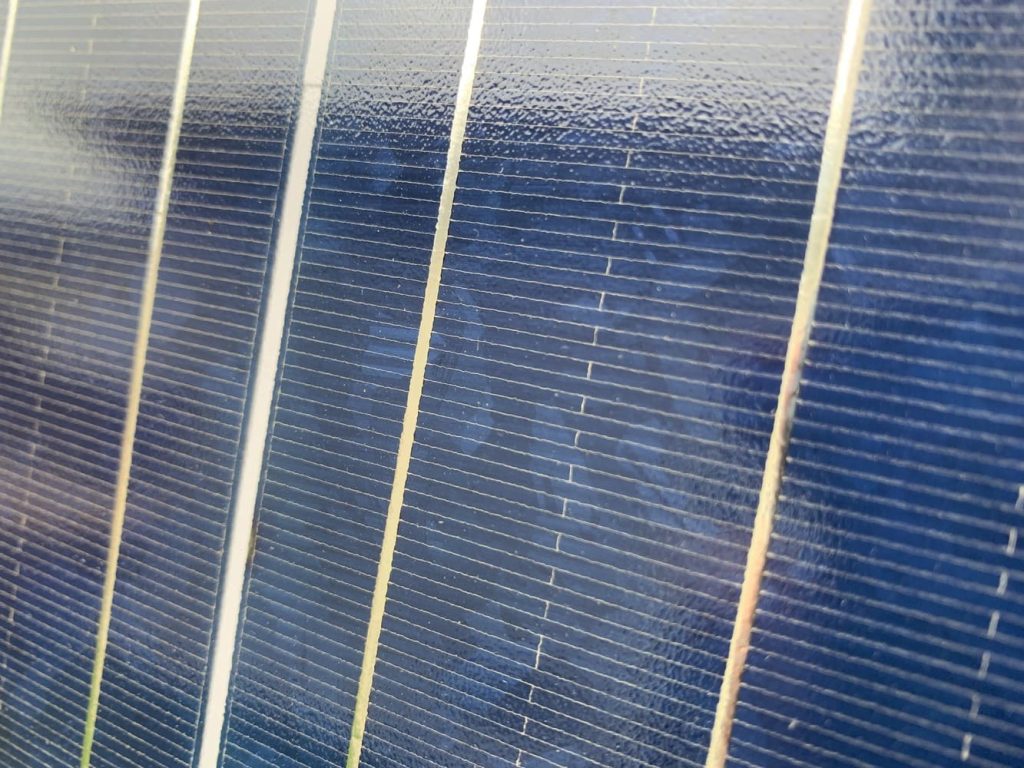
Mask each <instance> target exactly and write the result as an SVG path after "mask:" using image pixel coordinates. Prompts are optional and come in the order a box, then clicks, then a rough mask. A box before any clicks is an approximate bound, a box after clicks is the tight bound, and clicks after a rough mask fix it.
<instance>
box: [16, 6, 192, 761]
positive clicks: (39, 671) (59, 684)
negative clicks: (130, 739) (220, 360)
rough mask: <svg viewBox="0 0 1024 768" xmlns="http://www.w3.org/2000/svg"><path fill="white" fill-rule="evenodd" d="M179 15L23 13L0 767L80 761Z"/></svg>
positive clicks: (144, 11) (121, 9) (161, 11)
mask: <svg viewBox="0 0 1024 768" xmlns="http://www.w3.org/2000/svg"><path fill="white" fill-rule="evenodd" d="M183 22H184V9H183V8H182V7H181V5H180V3H152V2H136V3H131V4H127V3H85V2H63V3H47V4H42V5H39V4H33V3H22V4H21V6H20V11H19V14H18V20H17V25H16V30H15V34H14V44H13V49H12V50H13V52H12V56H11V60H10V71H9V75H8V81H7V87H6V98H5V101H4V108H3V117H2V123H0V169H2V171H0V195H2V200H0V270H2V274H0V294H2V296H3V302H2V309H0V325H2V331H0V334H2V337H3V339H4V343H3V345H2V350H0V355H2V362H0V414H2V415H0V420H2V432H3V435H4V437H3V440H0V446H2V447H0V450H2V452H3V454H2V455H3V459H2V465H0V493H2V494H3V502H2V503H0V508H2V510H3V512H2V514H3V516H4V520H3V525H2V527H0V539H2V544H0V546H2V550H3V551H2V554H0V557H2V559H3V562H4V567H5V568H7V569H9V570H8V572H9V573H10V572H13V574H14V578H13V580H12V581H11V582H10V588H9V589H8V590H7V591H6V592H5V594H4V596H3V598H2V599H3V600H4V604H3V605H2V606H0V613H2V615H3V617H4V622H5V627H4V629H5V632H4V634H3V641H4V646H3V649H2V653H3V709H2V712H0V762H2V763H3V764H4V765H12V766H13V765H72V764H76V763H77V762H78V759H79V753H80V751H81V742H82V728H83V724H84V720H85V707H86V700H87V697H88V689H89V678H90V673H91V669H92V661H93V653H94V649H95V643H96V622H97V616H98V611H99V603H100V590H101V585H102V581H103V564H104V560H105V557H106V551H107V545H108V531H109V526H110V513H111V507H112V504H113V487H114V481H115V476H116V473H117V462H118V451H119V445H120V442H121V432H122V427H123V424H122V422H123V414H124V406H123V403H124V400H125V396H126V390H127V384H128V371H129V369H130V366H131V359H132V351H133V343H134V338H135V324H136V316H137V310H138V306H137V305H138V296H139V283H140V280H141V277H142V271H143V267H144V263H145V258H146V244H147V237H148V235H149V228H150V220H151V217H152V212H153V200H154V196H155V193H156V184H157V175H158V173H159V168H160V160H161V154H162V150H163V129H164V126H165V125H166V120H167V118H166V115H167V111H168V110H169V108H170V102H171V92H172V89H173V82H174V72H175V66H176V63H177V54H178V49H179V42H180V38H181V28H182V24H183ZM126 60H131V61H132V62H133V66H132V67H125V66H124V63H125V61H126ZM127 105H131V106H130V107H129V106H127Z"/></svg>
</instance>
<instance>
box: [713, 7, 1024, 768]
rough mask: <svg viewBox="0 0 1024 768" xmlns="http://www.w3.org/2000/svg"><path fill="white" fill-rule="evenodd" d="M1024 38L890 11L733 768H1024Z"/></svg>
mask: <svg viewBox="0 0 1024 768" xmlns="http://www.w3.org/2000/svg"><path fill="white" fill-rule="evenodd" d="M1022 42H1024V10H1022V9H1021V8H1020V7H1019V6H1017V5H1014V4H1009V3H1000V2H979V3H971V4H966V3H951V2H938V1H937V0H935V1H931V2H918V3H914V4H912V5H909V6H908V5H907V4H905V3H900V2H896V0H876V3H875V10H874V13H873V16H872V20H871V26H870V30H869V34H868V39H867V45H868V47H867V50H866V54H865V60H864V65H863V73H862V76H861V82H860V91H859V93H858V96H857V101H856V108H855V111H854V118H853V126H852V131H851V137H850V146H849V150H848V153H847V157H846V164H845V169H844V176H843V181H842V186H841V189H840V194H839V200H838V206H837V209H836V218H835V230H834V232H833V236H832V245H831V247H830V249H829V253H828V261H827V264H826V269H825V274H824V283H823V286H822V291H821V299H820V305H819V307H818V312H817V321H816V323H815V326H814V330H813V335H812V340H813V344H812V347H811V349H810V355H809V360H808V366H807V370H806V374H805V377H804V382H803V385H802V390H801V396H800V403H799V406H798V408H797V412H796V424H795V428H794V431H793V440H792V446H791V449H790V458H789V462H788V466H787V469H786V476H785V482H784V486H783V494H782V500H781V502H780V505H779V510H778V517H777V520H776V524H775V533H774V536H773V538H772V542H771V548H770V553H769V554H770V558H769V563H768V572H767V575H766V578H765V582H764V587H763V590H762V595H761V601H760V606H759V610H758V615H757V619H756V622H755V631H754V637H753V645H752V651H751V654H750V659H749V664H748V668H747V670H746V672H745V675H744V684H743V688H742V691H741V695H740V708H739V712H738V719H737V723H736V726H735V729H734V738H733V742H732V748H731V752H732V755H733V758H732V760H731V765H734V766H758V767H760V766H764V765H793V766H803V765H822V764H828V765H834V766H837V768H843V767H844V766H879V767H885V766H922V767H924V766H928V767H929V768H931V767H933V766H954V765H976V766H987V767H988V768H996V767H999V768H1008V767H1009V766H1019V765H1022V764H1024V728H1022V726H1024V707H1022V704H1021V698H1020V691H1021V685H1022V683H1024V663H1022V659H1021V647H1022V638H1024V624H1022V622H1021V618H1020V617H1021V604H1022V597H1021V592H1020V583H1021V578H1022V576H1024V573H1022V570H1024V569H1022V567H1021V554H1020V548H1019V547H1018V546H1017V544H1016V541H1017V536H1018V535H1019V526H1020V523H1021V513H1022V511H1024V504H1022V497H1021V491H1020V488H1021V478H1022V475H1021V466H1022V461H1024V442H1022V440H1021V434H1022V430H1021V428H1022V426H1024V407H1022V400H1021V393H1020V381H1021V377H1022V375H1024V358H1022V356H1021V338H1022V336H1024V316H1022V313H1021V309H1020V295H1021V292H1020V289H1019V285H1020V277H1021V263H1022V262H1021V224H1020V220H1019V212H1018V210H1017V207H1018V205H1019V200H1020V196H1021V192H1022V184H1021V179H1022V171H1024V167H1022V164H1021V159H1020V149H1021V147H1020V135H1021V128H1022V126H1024V120H1022V118H1024V111H1022V105H1021V97H1020V92H1021V88H1020V85H1021V82H1022V80H1021V77H1022V75H1024V70H1022V65H1021V61H1020V58H1019V52H1020V48H1021V44H1022ZM1015 506H1016V509H1015Z"/></svg>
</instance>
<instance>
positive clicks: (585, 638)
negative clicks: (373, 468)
mask: <svg viewBox="0 0 1024 768" xmlns="http://www.w3.org/2000/svg"><path fill="white" fill-rule="evenodd" d="M839 5H840V4H838V3H837V4H832V5H831V6H825V7H823V8H818V9H813V10H812V11H811V12H810V13H809V14H804V17H805V22H806V23H808V24H810V25H811V27H810V28H809V31H808V33H807V34H808V36H809V38H810V40H809V42H810V41H813V43H814V44H815V45H817V47H818V49H817V51H816V53H815V56H816V57H817V59H816V62H817V68H816V70H815V71H813V72H811V73H807V72H800V73H797V74H796V75H795V76H796V77H797V78H798V79H799V80H800V84H799V86H797V85H796V84H795V83H793V82H792V79H793V77H794V73H793V72H789V73H788V75H787V76H788V77H789V78H790V80H791V82H789V83H786V84H784V85H780V84H779V82H777V81H775V80H774V79H773V77H772V74H774V73H770V68H771V66H772V65H773V64H775V65H782V64H783V63H785V54H784V53H783V51H782V49H780V48H779V47H772V44H771V41H770V40H764V39H762V36H767V37H770V36H771V34H772V30H773V28H774V27H773V25H775V24H779V23H780V22H779V21H778V20H777V19H773V17H772V14H771V13H770V12H769V11H767V10H761V11H758V10H754V9H733V10H730V11H728V12H726V13H725V16H726V18H727V19H728V21H727V22H723V21H719V22H718V23H721V24H723V26H722V27H721V28H715V30H714V34H716V35H719V36H723V35H724V36H726V37H729V38H730V39H731V40H733V41H734V42H736V43H738V44H742V45H743V46H746V48H748V49H750V50H751V51H752V53H751V54H749V55H750V57H751V62H748V63H747V68H746V70H742V56H741V55H739V54H738V57H739V59H740V61H733V62H731V63H729V64H721V63H717V62H707V61H705V60H703V58H702V55H701V53H700V51H703V48H702V45H703V43H702V41H701V40H700V37H701V35H700V34H698V33H697V32H695V30H697V29H702V28H703V25H702V24H701V23H699V22H702V21H703V19H702V18H699V14H700V13H701V12H698V11H693V13H694V14H697V17H691V18H689V19H688V21H687V23H685V24H684V23H676V22H673V21H671V19H672V18H673V17H672V16H671V14H670V15H669V16H667V17H663V16H662V15H661V11H662V9H661V8H659V9H658V12H657V14H655V13H653V12H652V9H650V8H644V9H633V8H617V9H596V8H587V9H585V10H577V9H573V8H571V7H568V6H565V5H564V4H560V5H559V6H558V7H554V6H548V7H544V8H540V7H531V8H529V9H528V10H527V9H523V8H520V7H517V5H516V4H511V3H491V4H490V7H489V9H488V15H487V22H486V25H485V28H484V33H483V48H482V52H481V57H480V61H479V64H478V71H477V79H476V88H475V91H474V96H473V105H472V107H471V109H470V114H469V123H468V126H467V134H466V143H465V145H464V148H463V149H464V156H463V158H462V165H461V174H460V178H459V189H458V191H457V193H456V198H455V208H454V211H453V214H452V229H451V234H450V239H449V244H448V249H447V254H446V259H445V267H444V272H443V275H442V280H441V291H440V296H439V300H438V316H437V322H436V325H435V328H434V335H433V339H432V343H431V351H430V358H429V365H428V368H427V375H426V383H425V389H424V396H423V403H422V408H421V412H420V416H419V426H418V430H417V434H416V443H415V445H414V448H413V454H412V465H411V468H410V473H409V486H408V490H407V494H406V505H405V507H404V509H403V511H402V522H401V526H400V528H399V538H398V544H397V550H396V554H395V571H394V573H393V575H392V582H391V586H390V591H389V600H388V604H387V611H386V614H385V618H384V632H383V636H382V640H381V648H380V656H379V662H378V667H377V676H376V679H375V682H374V686H375V687H374V692H373V695H372V698H371V706H370V713H369V719H368V725H367V728H368V730H367V737H366V745H365V751H364V755H365V760H366V762H367V764H368V765H412V764H422V763H425V762H435V763H439V764H444V765H448V764H451V765H455V764H462V761H465V762H467V763H469V764H485V765H509V766H512V765H524V766H525V765H531V766H532V765H538V766H539V765H548V766H550V765H691V764H697V763H698V762H699V761H700V760H701V759H702V757H703V754H704V751H705V749H706V744H707V738H708V729H709V728H710V724H711V718H712V715H713V711H714V703H715V696H716V694H717V691H718V688H719V685H720V682H721V672H722V666H723V663H724V659H725V655H726V651H727V645H728V638H729V634H730V631H731V623H732V619H733V617H734V615H735V603H736V596H737V593H738V585H739V578H740V570H741V568H742V563H743V560H744V557H745V553H746V546H747V543H748V541H749V530H750V523H751V520H752V514H753V509H754V507H755V506H756V499H757V489H758V487H759V485H760V470H761V467H762V465H763V461H764V451H765V449H766V446H767V437H768V431H769V429H770V415H771V411H772V409H773V408H774V405H775V401H776V399H777V395H778V379H779V374H780V371H781V364H782V354H783V350H784V344H785V339H786V337H787V336H788V333H789V325H790V321H791V317H792V308H793V300H794V297H795V292H796V281H797V279H798V276H799V272H800V263H801V257H802V256H803V247H804V245H803V241H804V238H805V237H806V231H807V226H808V221H809V217H810V208H811V205H812V202H813V194H814V184H813V179H814V178H815V177H816V173H817V170H816V164H817V159H818V156H819V154H820V151H821V141H822V134H823V130H824V120H825V116H826V113H827V105H828V98H829V91H830V85H831V84H830V81H829V77H830V72H829V70H830V69H831V66H832V63H833V62H834V57H835V50H836V49H835V46H836V44H837V42H838V36H837V27H836V26H835V21H836V18H837V14H838V13H841V10H842V9H841V8H840V7H839ZM706 13H708V14H711V12H710V11H707V12H706ZM716 15H719V16H720V15H721V14H716ZM639 16H643V17H644V18H643V23H642V24H638V23H637V22H635V21H630V19H632V18H633V17H637V18H639ZM666 45H667V46H671V47H672V49H673V50H674V54H675V55H674V57H672V58H670V57H668V56H665V57H663V58H660V59H657V60H655V57H654V56H653V51H654V50H655V47H656V46H666ZM695 52H696V53H695ZM755 57H756V58H758V59H764V60H766V61H767V63H768V70H769V73H766V74H765V75H764V78H763V85H761V81H760V80H758V87H751V86H749V85H747V84H746V81H744V80H732V82H735V83H736V84H735V88H734V90H733V91H731V92H730V91H729V90H728V88H727V87H726V84H727V83H729V82H730V78H731V77H734V76H735V74H736V73H737V71H744V72H745V74H747V75H749V76H754V75H753V71H752V70H751V63H752V60H753V59H754V58H755ZM694 70H699V71H701V73H702V78H703V79H705V80H707V81H708V82H709V83H713V84H714V86H715V87H711V86H710V85H709V87H708V88H707V89H701V90H700V93H699V95H700V96H708V98H709V99H711V100H712V103H713V105H714V109H713V110H712V108H711V107H710V106H709V107H708V110H709V111H714V113H715V114H716V115H718V114H719V112H721V113H723V114H724V115H730V113H734V114H735V115H736V116H737V122H736V125H737V126H739V127H737V128H736V129H734V130H732V131H728V132H725V134H724V135H719V134H716V133H711V132H709V131H708V126H707V124H706V123H705V121H704V119H703V118H702V114H703V113H702V112H695V111H690V110H682V109H677V108H676V107H677V105H678V104H682V103H683V102H682V99H683V98H684V97H687V98H688V97H689V96H688V94H689V93H691V91H692V89H691V87H690V83H691V82H692V75H693V73H694ZM776 73H777V71H776ZM780 80H781V77H780ZM766 90H767V91H768V93H767V94H766V93H764V91H766ZM716 91H717V92H716ZM757 91H761V92H760V93H757V94H756V98H755V99H754V103H753V104H751V103H749V101H750V100H751V96H752V94H753V93H754V92H757ZM712 93H715V95H714V96H711V95H709V94H712ZM780 94H783V95H784V98H783V96H781V95H780ZM797 94H799V96H797ZM694 97H696V94H694ZM783 101H786V103H785V104H784V105H783ZM741 103H742V105H741ZM666 105H669V106H666ZM776 110H777V111H776ZM672 114H678V115H680V117H679V118H673V117H671V115H672ZM788 121H792V122H793V123H797V122H801V121H803V122H804V125H805V126H806V130H805V133H804V135H802V136H796V137H792V136H787V137H786V147H785V149H777V148H776V146H775V141H774V140H773V139H774V137H773V133H776V132H777V123H782V122H786V123H787V124H788ZM765 137H768V140H767V141H766V140H765ZM776 153H778V154H782V155H784V156H785V157H786V160H785V161H780V160H779V159H778V158H777V157H776ZM641 157H642V158H643V163H642V164H639V165H634V164H633V159H634V158H641ZM780 162H792V163H794V166H795V167H796V168H797V169H798V171H797V172H795V173H788V174H784V173H780V172H779V169H780V166H779V164H780ZM752 164H753V165H754V167H755V168H760V167H761V166H764V167H765V168H766V169H767V170H765V171H763V172H755V173H756V175H757V178H756V179H749V181H750V183H751V185H754V186H755V190H754V193H755V194H756V195H758V198H757V207H756V210H757V214H756V215H751V213H752V211H753V210H754V208H753V206H752V202H753V201H754V199H755V198H754V197H753V196H752V193H751V191H750V187H748V186H747V182H748V175H753V174H751V170H750V169H751V166H752ZM787 170H788V169H787ZM729 172H732V173H733V174H736V176H735V177H734V180H730V178H729V176H728V173H729ZM801 176H803V177H806V179H807V181H804V182H803V183H800V179H801ZM424 627H429V631H424V629H423V628H424Z"/></svg>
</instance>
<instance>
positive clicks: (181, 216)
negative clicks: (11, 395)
mask: <svg viewBox="0 0 1024 768" xmlns="http://www.w3.org/2000/svg"><path fill="white" fill-rule="evenodd" d="M308 10H309V2H308V0H295V1H294V2H289V3H280V2H277V3H264V4H262V5H259V4H257V5H254V4H253V3H251V2H248V0H247V1H246V2H237V1H236V0H220V1H211V0H207V1H206V2H204V3H203V4H202V6H201V13H200V17H199V23H198V28H197V36H196V45H195V50H194V53H193V56H192V62H191V73H190V81H189V88H188V99H187V102H186V106H185V112H184V117H183V122H182V128H181V138H180V141H179V145H178V156H177V165H176V168H175V174H174V181H173V185H172V190H171V201H170V208H169V211H168V223H167V231H166V235H165V239H164V248H163V255H162V259H161V266H160V275H159V282H158V287H157V295H156V303H155V307H154V314H153V328H152V331H151V333H150V339H149V350H148V356H147V362H146V370H145V378H144V381H143V392H142V401H141V404H140V413H139V424H138V432H137V434H136V441H135V451H134V457H133V463H132V480H131V485H130V488H129V496H128V506H127V511H126V519H125V530H124V535H123V538H122V548H121V555H120V560H119V568H118V576H117V586H116V589H115V596H114V607H113V612H112V621H111V633H110V645H109V648H108V650H107V657H106V669H105V673H104V680H103V688H102V695H101V698H100V715H99V719H98V727H97V735H96V743H95V746H94V750H93V762H92V764H93V765H96V766H103V765H110V766H113V765H125V764H133V763H139V762H140V761H141V762H146V761H147V760H149V759H158V760H159V761H160V763H161V765H167V766H171V765H186V766H187V765H191V764H192V760H193V753H194V751H195V747H196V745H195V740H196V727H197V722H198V720H199V715H200V705H201V701H202V694H203V690H204V682H205V677H206V666H207V657H208V654H209V647H210V639H211V633H212V629H213V627H212V624H213V612H214V608H215V604H216V599H217V589H218V580H219V576H220V560H221V552H222V550H223V547H224V539H225V530H226V526H227V517H228V510H229V507H230V502H231V499H232V491H233V483H234V476H235V472H236V458H237V454H238V450H239V438H240V432H241V425H242V418H243V414H244V410H245V401H246V396H247V389H248V384H249V370H250V367H251V365H252V358H253V347H254V339H255V335H256V329H257V321H258V317H259V312H260V300H261V293H262V288H263V284H264V281H265V278H266V273H267V266H268V261H269V258H270V251H271V246H272V242H273V235H274V232H275V216H276V211H277V208H278V199H279V197H280V194H281V187H282V179H283V169H284V165H285V160H286V147H287V142H288V138H289V126H291V124H292V122H293V118H294V113H295V109H296V107H297V104H298V92H299V87H300V84H301V83H300V79H301V73H302V54H303V48H304V45H303V43H304V38H305V35H306V27H307V25H308V18H307V17H308Z"/></svg>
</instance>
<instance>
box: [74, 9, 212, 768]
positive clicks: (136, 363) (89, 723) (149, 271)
mask: <svg viewBox="0 0 1024 768" xmlns="http://www.w3.org/2000/svg"><path fill="white" fill-rule="evenodd" d="M200 2H201V0H190V1H189V5H188V13H187V15H186V17H185V28H184V31H183V33H182V38H181V52H180V55H179V57H178V69H177V73H176V75H175V82H174V95H173V98H172V100H171V110H170V115H169V116H168V120H167V135H166V137H165V139H164V152H163V158H162V160H161V163H160V176H159V181H158V183H157V191H156V201H155V203H154V206H153V223H152V226H151V228H150V232H149V248H148V251H147V255H146V272H145V276H144V278H143V282H142V295H141V297H140V300H139V315H138V324H137V326H136V332H135V350H134V353H133V355H132V367H131V374H130V378H129V380H128V396H127V400H126V402H125V415H124V431H123V432H122V434H121V453H120V460H119V464H118V468H117V482H116V485H115V486H114V503H113V509H112V511H111V515H110V546H109V548H108V550H107V564H106V573H105V575H104V580H103V593H102V598H101V601H100V615H99V620H98V622H97V628H96V653H95V656H94V657H93V668H92V682H91V684H90V688H89V702H88V706H87V708H86V714H85V728H84V732H83V736H82V759H81V766H82V768H88V766H89V761H90V760H91V757H92V744H93V738H94V736H95V732H96V715H97V711H98V709H99V703H100V686H101V685H102V683H103V666H104V663H105V662H106V656H107V640H108V638H109V635H110V614H111V610H112V608H113V604H114V586H115V582H116V581H117V564H118V558H119V556H120V553H121V534H122V531H123V530H124V513H125V505H126V504H127V501H128V480H129V477H130V476H131V469H132V452H133V450H134V448H135V427H136V424H137V423H138V419H139V403H140V400H141V397H142V376H143V373H144V371H145V368H146V352H147V350H148V348H149V330H150V325H151V323H152V319H153V304H154V302H155V300H156V286H157V277H158V275H159V273H160V257H161V255H162V253H163V247H164V232H165V230H166V228H167V208H168V205H169V204H170V199H171V183H172V182H173V180H174V165H175V161H176V158H177V155H178V138H179V136H180V135H181V122H182V118H183V116H184V113H185V94H186V92H187V91H188V79H189V73H190V71H191V69H192V51H193V49H194V48H195V41H196V27H197V25H198V22H199V5H200Z"/></svg>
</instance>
